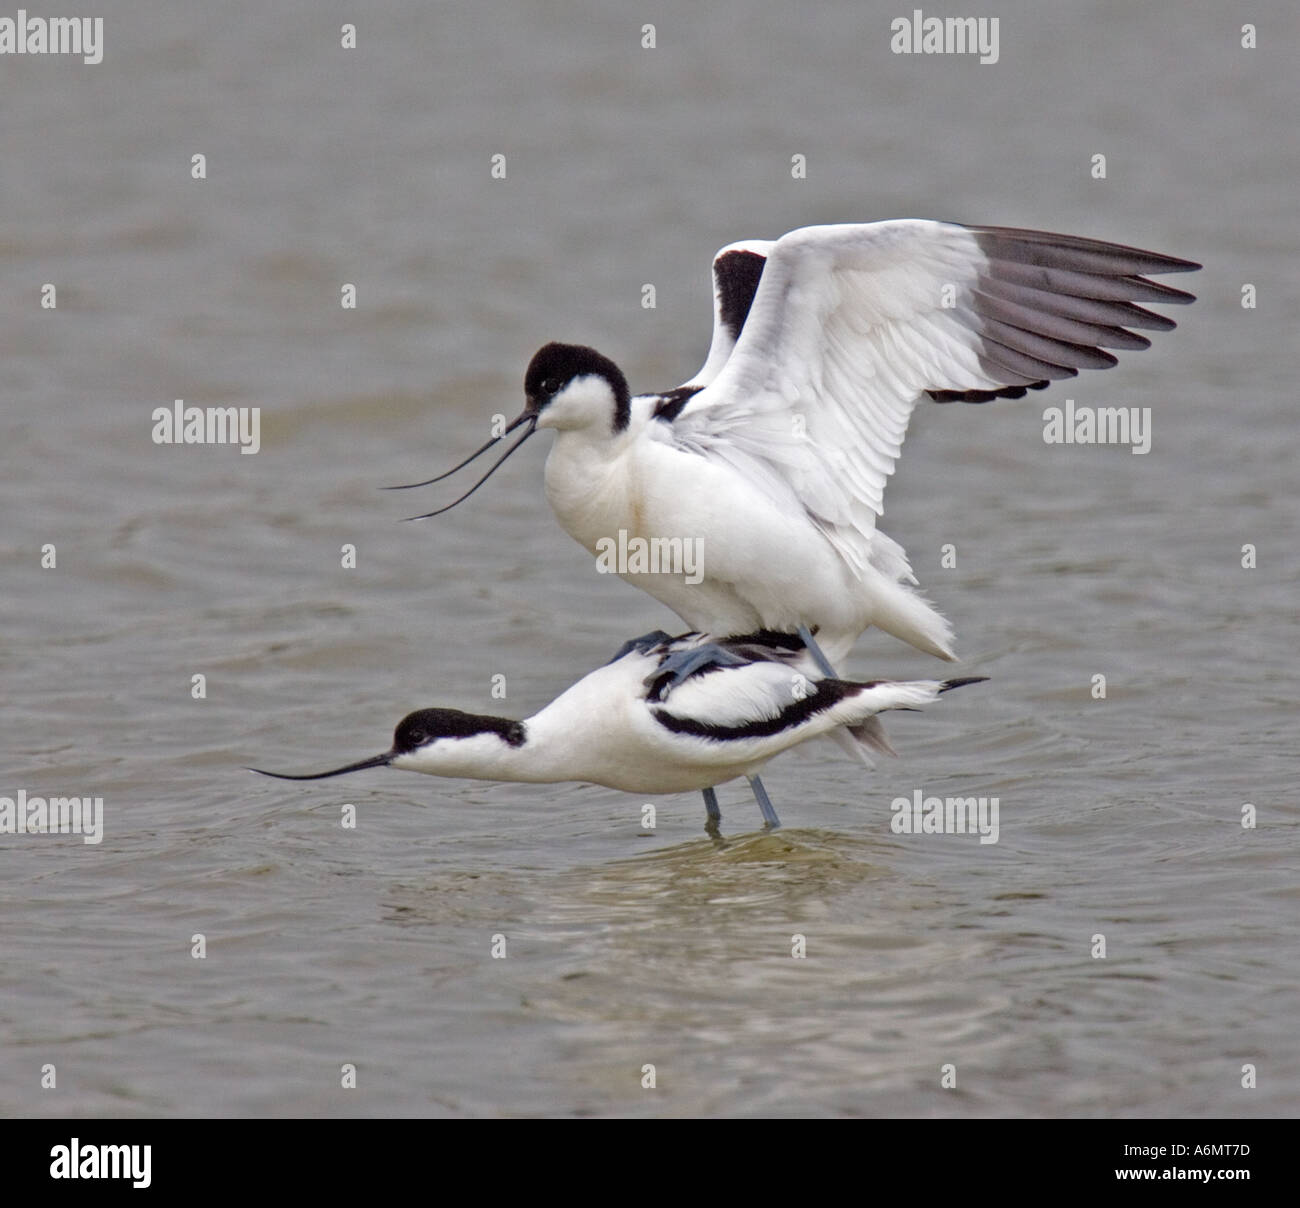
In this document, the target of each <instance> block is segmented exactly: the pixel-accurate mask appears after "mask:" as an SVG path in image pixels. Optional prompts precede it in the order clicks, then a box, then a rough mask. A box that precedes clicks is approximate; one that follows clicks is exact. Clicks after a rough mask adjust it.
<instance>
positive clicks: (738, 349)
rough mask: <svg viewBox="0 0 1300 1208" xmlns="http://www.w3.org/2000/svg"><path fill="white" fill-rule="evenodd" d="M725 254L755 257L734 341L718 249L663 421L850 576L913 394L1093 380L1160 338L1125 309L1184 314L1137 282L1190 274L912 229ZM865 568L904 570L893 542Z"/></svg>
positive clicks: (1136, 252)
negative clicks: (704, 326) (807, 528)
mask: <svg viewBox="0 0 1300 1208" xmlns="http://www.w3.org/2000/svg"><path fill="white" fill-rule="evenodd" d="M732 246H733V248H735V247H740V248H753V249H760V248H761V254H762V256H765V260H764V261H763V262H762V264H761V266H760V276H759V278H758V280H757V287H756V289H755V290H754V292H753V294H752V297H750V298H749V299H748V305H747V307H746V308H745V313H744V314H743V315H742V316H741V319H740V322H741V327H740V329H739V331H738V333H737V331H736V329H735V326H734V319H735V315H736V313H737V311H736V307H735V305H734V301H735V299H734V298H733V299H732V302H733V305H732V306H731V308H730V314H731V319H732V326H731V327H728V328H727V329H726V331H725V332H724V335H723V337H721V338H720V337H719V334H718V333H719V325H720V324H721V322H722V321H721V318H720V316H721V315H722V314H723V306H722V300H723V299H722V291H721V286H719V285H718V284H717V282H716V270H717V265H718V263H719V261H720V260H721V259H722V258H723V257H724V256H725V254H726V253H727V252H728V250H729V249H726V248H724V249H723V251H722V252H720V253H719V257H718V259H715V262H714V264H715V301H716V303H717V305H716V306H715V326H714V345H713V347H712V348H711V350H710V356H709V361H708V362H707V364H706V370H708V371H709V372H708V375H707V376H708V381H707V382H703V383H701V381H700V376H703V375H704V371H701V375H700V376H697V378H696V379H693V381H692V383H689V384H691V385H700V384H703V385H704V389H702V390H700V391H699V392H698V393H696V394H695V395H693V396H692V397H691V398H690V400H689V401H688V402H687V403H686V404H685V406H684V407H683V408H682V409H681V411H680V413H679V414H678V415H677V417H676V419H675V420H674V422H673V425H672V439H673V440H674V441H675V442H676V443H677V444H678V445H680V446H681V447H684V448H688V449H691V450H693V451H695V452H697V453H700V454H703V455H704V456H706V457H714V458H719V459H721V460H723V461H726V462H728V463H730V464H732V465H734V466H737V467H738V468H741V469H743V470H744V471H745V472H746V473H747V474H749V475H750V476H751V477H752V478H753V479H754V480H755V481H757V482H759V483H761V484H762V485H763V486H764V489H765V490H766V491H767V492H768V493H769V495H771V496H772V497H773V498H776V499H779V500H781V501H782V502H791V501H793V502H795V503H797V504H799V505H801V506H802V507H803V508H804V509H805V510H806V512H807V513H808V515H809V516H810V517H811V518H812V519H813V521H814V522H815V523H816V524H817V525H818V526H819V527H820V528H821V529H822V531H823V532H825V533H826V535H827V537H828V538H829V539H830V540H831V542H832V544H833V545H834V546H835V548H836V549H837V550H838V551H839V552H840V554H841V555H842V556H843V557H844V559H845V560H846V561H847V562H848V563H849V565H851V566H853V567H854V568H855V569H856V570H857V571H858V572H859V573H861V572H862V570H863V569H864V567H865V566H866V565H867V564H868V563H869V562H871V561H872V543H873V538H874V536H875V523H876V517H878V516H879V515H880V514H881V512H882V508H883V498H884V489H885V484H886V482H887V481H888V479H889V476H890V475H891V474H892V473H893V469H894V465H895V463H896V462H897V459H898V456H899V451H900V449H901V447H902V443H903V439H904V437H905V436H906V434H907V425H908V421H909V419H910V417H911V413H912V409H913V407H914V406H915V405H916V402H917V400H918V399H919V398H921V396H922V395H924V394H926V393H927V392H929V393H931V394H933V395H934V397H936V398H937V399H940V400H948V399H954V398H968V399H969V400H970V401H972V402H983V401H986V400H988V399H990V398H993V397H997V396H998V395H1001V394H1007V395H1011V396H1013V397H1019V396H1021V395H1023V394H1024V392H1025V389H1026V388H1031V387H1032V388H1037V387H1041V386H1042V385H1044V384H1045V383H1046V382H1047V381H1050V380H1055V379H1059V378H1067V377H1073V376H1074V375H1075V374H1077V373H1078V371H1079V370H1080V369H1105V368H1109V367H1110V366H1111V365H1114V364H1115V363H1116V359H1115V357H1114V356H1113V355H1112V354H1111V353H1109V352H1106V351H1104V348H1119V349H1141V348H1146V347H1148V346H1149V344H1150V341H1149V340H1147V339H1146V338H1145V337H1143V336H1139V335H1135V334H1134V333H1133V332H1132V331H1129V330H1127V328H1129V327H1142V328H1147V329H1149V330H1163V331H1167V330H1169V329H1170V328H1172V327H1173V326H1174V323H1173V321H1172V320H1170V319H1166V318H1165V317H1164V316H1162V315H1157V314H1153V313H1152V312H1150V311H1147V310H1145V309H1143V308H1142V307H1140V306H1137V305H1135V302H1138V301H1144V302H1160V303H1171V302H1176V303H1185V302H1190V301H1192V298H1193V296H1192V295H1191V294H1189V293H1186V292H1185V291H1183V290H1177V289H1173V288H1172V287H1170V286H1166V285H1160V284H1158V283H1156V282H1153V281H1148V280H1147V279H1146V278H1145V277H1143V276H1142V275H1141V274H1143V273H1169V272H1184V271H1188V270H1191V269H1195V268H1199V267H1200V266H1199V265H1196V264H1193V263H1191V262H1190V261H1186V260H1178V259H1175V258H1174V257H1171V256H1163V255H1160V254H1158V253H1155V252H1147V251H1142V250H1141V249H1137V248H1130V247H1124V246H1121V245H1119V244H1111V243H1101V242H1098V241H1097V240H1092V239H1081V238H1078V237H1075V236H1070V235H1055V234H1050V233H1047V232H1042V231H1027V230H1019V229H1015V228H1003V227H965V226H959V225H957V224H954V223H941V222H929V221H924V220H917V219H904V220H899V221H892V222H879V223H868V224H858V225H844V226H824V227H805V228H803V229H801V230H797V231H792V232H790V233H789V234H788V235H785V236H783V237H782V238H781V239H779V240H777V241H776V242H775V243H773V244H762V245H760V244H758V243H751V244H742V245H732ZM756 254H757V253H756ZM727 338H730V339H731V340H732V342H733V345H734V346H732V347H727V346H726V343H727ZM720 349H724V350H725V354H726V355H721V354H719V356H717V357H715V353H717V352H719V350H720ZM891 544H892V543H891ZM882 559H883V562H884V563H885V564H888V565H890V566H895V567H896V566H897V565H898V564H899V562H900V561H901V564H902V566H904V567H905V566H906V556H905V555H904V554H903V552H902V550H901V548H899V547H897V546H894V548H892V549H889V550H887V551H885V552H884V553H883V554H882ZM908 573H909V574H910V570H909V572H908Z"/></svg>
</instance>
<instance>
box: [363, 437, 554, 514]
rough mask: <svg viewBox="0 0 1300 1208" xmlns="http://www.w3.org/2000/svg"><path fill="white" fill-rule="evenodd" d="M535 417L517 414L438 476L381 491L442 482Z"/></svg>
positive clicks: (405, 489) (407, 489) (383, 488)
mask: <svg viewBox="0 0 1300 1208" xmlns="http://www.w3.org/2000/svg"><path fill="white" fill-rule="evenodd" d="M535 418H536V416H535V414H534V413H533V412H531V411H524V412H522V413H521V414H520V415H517V416H515V418H514V419H512V420H511V421H510V423H509V424H508V425H507V427H506V430H505V431H504V432H502V433H501V435H500V436H494V437H493V438H492V439H491V440H490V441H488V442H487V444H485V445H484V446H483V447H482V448H481V449H478V450H477V451H476V452H474V453H471V454H470V455H469V456H468V457H467V458H465V460H464V461H462V462H461V463H460V464H459V465H455V466H452V467H451V469H450V470H448V471H447V472H446V473H445V474H439V475H438V477H437V478H426V479H425V480H424V481H423V482H406V483H403V484H402V485H401V486H399V487H380V488H379V489H380V490H381V491H409V490H412V489H413V488H415V487H428V486H432V485H433V484H434V483H435V482H441V481H442V480H443V479H444V478H450V477H451V476H452V475H453V474H455V473H456V471H457V470H463V469H464V468H465V467H466V466H467V465H469V464H470V462H472V461H477V460H478V459H479V458H480V457H482V456H483V454H484V453H486V452H487V451H488V450H489V449H490V448H491V447H492V446H493V445H495V444H496V443H497V442H498V441H500V440H501V439H502V438H503V437H506V436H509V435H510V433H511V432H513V431H514V430H515V429H516V428H517V427H519V425H520V424H522V423H525V422H526V421H527V420H529V419H535ZM498 464H500V463H498ZM412 519H419V518H418V517H412Z"/></svg>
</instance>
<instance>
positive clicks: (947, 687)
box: [939, 675, 989, 692]
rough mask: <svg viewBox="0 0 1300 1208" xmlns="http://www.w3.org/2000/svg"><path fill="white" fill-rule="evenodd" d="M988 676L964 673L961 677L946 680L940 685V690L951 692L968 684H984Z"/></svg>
mask: <svg viewBox="0 0 1300 1208" xmlns="http://www.w3.org/2000/svg"><path fill="white" fill-rule="evenodd" d="M988 678H989V677H988V676H987V675H963V676H961V677H960V678H959V679H950V680H944V681H943V683H942V684H940V685H939V691H940V692H951V691H952V690H953V689H954V688H964V687H965V686H966V685H967V684H984V683H987V682H988Z"/></svg>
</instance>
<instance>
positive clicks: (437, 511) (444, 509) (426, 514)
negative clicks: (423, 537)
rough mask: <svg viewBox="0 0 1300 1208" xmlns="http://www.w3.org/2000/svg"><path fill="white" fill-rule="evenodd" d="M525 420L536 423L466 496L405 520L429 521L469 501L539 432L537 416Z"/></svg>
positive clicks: (530, 425)
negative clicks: (518, 449) (516, 451)
mask: <svg viewBox="0 0 1300 1208" xmlns="http://www.w3.org/2000/svg"><path fill="white" fill-rule="evenodd" d="M525 418H528V419H532V420H533V421H534V422H533V423H531V424H529V426H528V428H527V430H526V431H525V432H524V434H523V436H521V437H520V438H519V439H518V440H517V441H515V443H514V444H513V445H511V446H510V448H508V449H507V450H506V451H505V452H504V453H502V454H501V456H500V457H498V458H497V459H496V461H494V462H493V463H492V468H491V469H490V470H488V472H487V473H486V474H484V475H483V477H482V478H480V479H479V480H478V482H476V483H475V484H474V485H473V486H472V487H470V489H469V490H468V491H466V492H465V494H463V495H462V496H461V497H460V498H459V499H453V500H452V501H451V502H450V503H449V504H447V506H446V507H441V508H435V509H434V510H433V511H432V512H421V513H420V515H418V516H406V517H404V519H406V520H428V519H429V517H430V516H441V515H442V514H443V512H450V511H451V509H452V508H454V507H455V506H456V505H457V504H458V503H464V502H465V500H467V499H468V498H469V497H470V496H471V495H472V494H474V492H475V491H477V490H478V489H479V487H481V486H482V485H483V484H484V483H485V482H487V480H488V479H489V478H491V477H492V475H493V474H495V473H496V472H497V469H498V468H499V467H500V466H501V464H502V463H503V462H504V461H505V460H506V458H507V457H509V456H510V454H511V453H513V452H514V451H515V450H516V449H517V448H519V446H520V445H522V444H523V443H524V441H526V440H527V439H528V438H529V437H530V436H532V434H533V433H534V432H536V431H537V423H536V416H527V417H525ZM510 427H511V428H513V427H514V424H511V425H510ZM507 431H509V429H507Z"/></svg>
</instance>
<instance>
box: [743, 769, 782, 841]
mask: <svg viewBox="0 0 1300 1208" xmlns="http://www.w3.org/2000/svg"><path fill="white" fill-rule="evenodd" d="M746 779H748V781H749V787H750V788H751V789H753V790H754V798H755V800H756V801H757V802H758V808H759V809H760V810H762V811H763V824H764V825H765V826H766V827H767V828H768V829H769V830H776V828H777V827H778V826H780V825H781V819H780V818H778V817H777V816H776V810H774V809H773V808H772V798H771V797H769V796H768V795H767V789H765V788H764V787H763V782H762V781H761V780H760V779H759V778H758V777H757V776H749V777H747V778H746Z"/></svg>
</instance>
